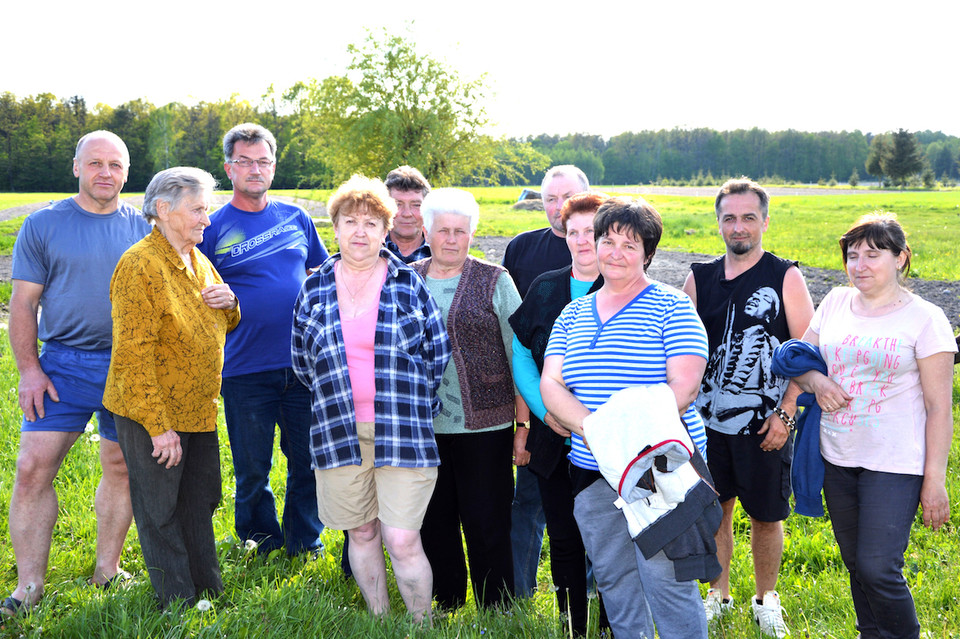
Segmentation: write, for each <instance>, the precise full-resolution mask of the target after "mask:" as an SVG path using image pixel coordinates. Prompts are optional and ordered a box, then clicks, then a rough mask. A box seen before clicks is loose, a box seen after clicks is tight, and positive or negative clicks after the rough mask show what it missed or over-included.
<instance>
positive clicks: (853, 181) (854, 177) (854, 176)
mask: <svg viewBox="0 0 960 639" xmlns="http://www.w3.org/2000/svg"><path fill="white" fill-rule="evenodd" d="M847 184H849V185H850V186H852V187H854V188H856V186H857V185H858V184H860V174H859V173H857V167H853V173H851V174H850V179H848V180H847Z"/></svg>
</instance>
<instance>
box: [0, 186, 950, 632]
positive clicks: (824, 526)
mask: <svg viewBox="0 0 960 639" xmlns="http://www.w3.org/2000/svg"><path fill="white" fill-rule="evenodd" d="M474 191H476V194H477V197H478V199H479V200H480V201H481V208H482V214H481V224H480V229H479V230H478V234H480V235H507V236H509V235H513V234H515V233H517V232H519V231H522V230H527V229H529V228H536V227H539V226H542V225H543V223H544V222H543V213H542V212H539V211H534V212H518V211H513V210H512V209H511V208H510V205H511V204H512V202H513V200H514V199H515V197H516V195H517V194H518V193H519V189H518V188H509V189H507V188H502V189H475V190H474ZM610 191H615V189H610ZM9 195H10V194H0V208H6V207H7V206H16V205H17V204H9V203H8V201H9V200H6V199H4V198H7V197H9ZM298 195H299V196H300V197H304V193H303V192H300V193H298ZM310 195H311V196H313V199H318V200H326V198H327V197H328V196H329V192H313V193H311V194H310ZM41 196H42V197H41ZM46 196H47V194H39V195H35V196H34V197H36V198H37V199H39V200H43V199H48V198H47V197H46ZM37 199H35V200H34V201H37ZM54 199H55V198H54ZM648 199H649V200H650V201H651V203H653V204H654V206H656V207H657V208H658V210H660V212H661V214H662V215H663V217H664V220H665V225H666V230H665V233H664V239H663V241H662V242H661V247H662V248H667V249H676V250H685V251H696V252H703V253H719V252H720V251H721V250H722V242H721V241H720V238H719V236H718V235H717V233H716V222H715V219H714V216H713V211H712V201H711V200H710V199H709V198H693V197H670V196H658V195H651V196H649V197H648ZM21 203H23V202H21ZM876 208H883V209H886V210H890V211H894V212H896V213H898V214H899V215H900V219H901V221H902V222H903V223H904V226H905V227H906V228H907V230H908V231H909V232H910V234H911V244H912V245H913V247H914V251H915V257H914V268H915V272H916V273H918V274H922V275H923V276H924V277H927V278H931V279H944V280H956V279H960V261H958V260H956V259H955V258H954V257H953V256H954V254H955V251H953V250H951V249H952V248H953V247H952V244H953V243H955V241H956V240H955V238H956V237H957V235H956V231H955V228H956V225H957V218H958V216H960V193H957V192H945V193H901V192H891V193H883V194H857V195H841V196H835V197H834V196H829V195H825V196H816V197H778V198H774V201H773V202H772V206H771V215H772V220H771V227H770V231H769V233H768V234H767V237H765V239H764V245H765V246H766V247H768V248H770V249H772V250H775V251H777V252H779V253H781V254H784V255H788V256H791V257H795V258H800V259H802V260H803V262H804V263H805V264H810V265H813V266H822V267H827V268H839V265H840V259H839V250H838V248H837V245H836V238H837V237H838V236H839V235H840V233H842V232H843V230H845V229H846V228H847V227H848V226H849V225H850V224H851V223H852V222H853V221H854V220H855V219H856V217H857V216H859V215H860V214H862V213H866V212H870V211H872V210H874V209H876ZM20 223H21V222H18V221H10V223H8V224H9V226H4V223H0V239H2V238H3V237H4V236H5V235H7V234H10V233H13V232H15V231H16V229H17V228H19V224H20ZM688 230H689V231H691V232H690V233H688V232H687V231H688ZM320 233H321V235H322V236H323V238H324V241H326V242H327V245H328V246H329V247H333V246H334V243H333V233H332V230H331V229H330V227H329V226H321V227H320ZM4 295H6V299H8V298H9V285H6V289H4V287H2V286H0V301H3V300H4ZM16 389H17V373H16V369H15V367H14V365H13V358H12V355H11V353H10V349H9V344H8V339H7V335H6V332H5V331H0V426H2V428H3V431H2V432H3V433H4V435H3V436H2V437H0V512H3V513H6V512H7V511H8V509H9V500H10V490H11V486H12V484H13V479H14V473H15V464H16V455H17V446H18V435H17V433H18V425H19V421H20V411H19V408H18V407H17V390H16ZM958 406H960V376H958V375H956V374H955V376H954V421H955V422H956V421H958V419H960V408H958ZM222 424H223V422H222V416H221V420H220V439H221V444H222V455H221V462H222V471H223V478H224V484H223V494H224V499H223V502H222V504H221V507H220V508H219V509H218V510H217V513H216V515H215V518H214V526H215V530H216V534H217V538H218V539H220V540H222V541H221V543H220V545H219V553H220V563H221V566H222V570H223V578H224V584H225V587H226V591H225V592H224V594H223V595H222V596H220V597H219V598H217V599H216V600H215V601H214V608H213V610H210V611H208V612H199V611H197V610H190V611H187V612H185V613H183V614H180V615H172V614H160V613H158V612H157V611H156V609H155V605H154V603H153V598H152V596H153V595H152V590H151V587H150V585H149V581H148V580H147V578H146V573H145V572H144V568H143V560H142V556H141V555H140V550H139V546H138V543H137V538H136V531H135V529H132V530H131V532H130V533H129V535H128V537H127V543H126V547H125V551H124V556H123V565H124V567H125V568H126V569H127V570H130V571H131V572H134V573H135V576H136V578H135V580H134V582H133V584H132V585H131V586H130V587H127V588H121V589H118V590H116V591H113V592H105V593H104V592H99V591H96V590H93V589H91V588H88V587H86V586H84V580H85V579H86V578H87V577H88V576H89V575H90V574H91V572H92V570H93V562H94V554H93V553H94V548H93V545H94V540H95V522H94V518H93V516H92V502H93V493H94V490H95V488H96V483H97V481H98V480H99V468H98V461H97V456H96V453H97V445H96V443H95V442H94V441H93V439H94V438H93V437H92V435H90V434H87V435H84V436H83V437H82V438H81V440H80V441H79V442H78V444H77V445H76V446H74V448H73V450H72V451H71V453H70V455H69V456H68V457H67V460H66V461H65V463H64V466H63V468H62V470H61V472H60V475H59V476H58V478H57V481H56V487H57V490H58V493H59V497H60V513H61V514H60V519H59V521H58V523H57V528H56V530H55V533H54V539H53V548H52V552H51V558H50V569H49V572H48V576H47V586H46V596H45V598H44V600H43V602H42V603H41V605H40V606H39V607H38V608H37V609H36V610H35V611H34V612H33V613H32V614H30V615H29V616H26V617H23V618H20V619H17V620H5V619H0V625H2V626H3V627H4V629H0V636H7V634H9V635H11V636H23V637H40V636H44V637H78V636H84V637H137V636H139V637H186V636H191V637H252V636H255V637H257V638H258V639H266V638H273V637H277V638H282V639H288V638H289V637H300V636H323V637H354V636H362V637H368V636H369V637H398V638H400V637H416V636H429V637H451V638H453V637H504V636H519V637H548V638H550V637H562V636H563V634H562V633H561V631H560V629H559V628H558V627H557V624H556V623H555V622H554V619H555V618H556V611H555V603H554V597H553V595H552V593H551V592H550V590H549V584H550V577H549V557H548V554H547V549H546V547H545V549H544V555H543V557H542V562H541V568H540V574H539V579H538V582H539V588H538V591H537V594H536V596H535V597H534V598H533V599H532V600H527V601H522V602H518V603H517V604H516V605H515V606H514V607H513V608H512V609H511V610H509V611H507V612H506V613H504V614H497V613H489V612H484V611H477V610H476V609H475V608H474V607H473V606H472V605H468V606H466V607H465V608H463V609H462V610H460V611H457V612H455V613H452V614H447V615H445V616H441V617H440V618H438V619H437V620H436V622H435V626H434V628H433V629H432V630H422V629H419V628H416V627H414V626H412V625H411V624H410V623H409V621H408V620H407V619H406V618H405V617H404V616H403V615H402V614H400V613H399V612H395V614H394V615H393V616H391V617H390V618H388V619H386V620H382V621H373V620H371V619H370V618H369V617H368V616H367V615H366V614H365V613H364V612H363V610H364V606H363V602H362V598H361V597H360V595H359V591H358V590H357V589H356V586H355V585H354V583H353V582H352V581H348V580H345V579H343V577H342V576H341V575H340V573H339V568H338V564H337V560H338V558H339V553H340V545H341V535H340V533H338V532H333V531H327V532H325V533H324V542H325V543H326V545H327V550H328V553H327V556H326V557H325V558H323V559H321V560H318V561H309V562H305V561H303V560H301V559H288V558H286V556H284V555H281V554H274V555H272V556H271V557H268V558H256V557H255V556H253V555H252V554H251V553H249V552H247V551H246V550H245V549H244V548H243V547H242V546H241V544H240V543H239V542H238V541H237V540H235V539H234V538H233V532H232V531H233V497H232V495H233V491H234V479H233V470H232V464H231V459H230V453H229V448H228V446H227V437H226V432H225V430H224V429H223V425H222ZM285 469H286V467H285V462H284V459H283V457H282V456H281V455H279V453H276V457H275V466H274V471H273V475H272V479H273V485H274V489H275V492H276V493H277V496H278V498H279V499H280V500H282V499H283V481H282V478H283V476H284V474H285V472H286V470H285ZM948 490H949V493H950V496H951V502H952V503H953V504H954V505H955V509H954V512H953V513H952V516H951V521H950V523H949V524H948V525H947V527H946V529H944V530H941V531H940V532H937V533H933V532H931V531H929V530H928V529H926V528H923V527H922V526H921V525H920V524H919V523H917V524H915V526H914V530H913V534H912V541H911V545H910V547H909V549H908V551H907V567H906V570H905V573H906V578H907V580H908V582H909V583H910V586H911V589H912V591H913V595H914V598H915V600H916V604H917V610H918V615H919V617H920V621H921V624H922V625H923V628H924V632H926V633H928V635H925V636H929V637H938V638H940V637H942V638H947V637H956V636H960V561H958V558H960V535H958V534H957V532H958V528H960V509H958V508H957V507H956V504H957V503H958V501H960V434H955V436H954V445H953V448H952V450H951V455H950V467H949V470H948ZM734 524H735V530H736V536H737V545H736V549H735V552H734V557H733V562H732V571H731V574H732V590H733V595H734V597H735V598H736V600H737V601H738V602H739V603H738V606H737V610H736V613H735V614H734V615H731V616H728V617H726V618H724V619H723V620H722V621H721V623H720V624H718V625H717V627H716V628H715V629H714V630H713V631H712V632H711V637H713V638H723V639H741V638H743V637H751V638H752V637H758V636H759V633H758V632H757V630H756V627H755V625H754V624H753V622H752V620H751V618H750V612H749V597H750V596H751V595H752V592H753V579H752V571H753V568H752V563H751V559H750V554H749V552H748V549H749V543H748V534H749V523H748V519H747V517H746V515H745V513H743V511H742V510H741V509H740V508H739V507H738V508H737V510H736V515H735V522H734ZM8 540H9V531H8V529H7V520H6V517H0V598H2V597H5V596H6V595H7V594H8V593H9V592H11V591H12V589H13V588H14V586H15V584H16V569H15V563H14V558H13V551H12V549H11V548H10V545H9V541H8ZM778 587H779V590H780V592H781V596H782V598H783V605H784V609H785V611H786V620H787V624H788V625H789V626H790V628H791V630H792V631H793V636H795V637H804V636H808V637H829V638H837V639H840V638H845V637H852V636H854V635H855V630H854V617H853V608H852V604H851V602H850V596H849V590H848V583H847V574H846V571H845V570H844V568H843V565H842V564H841V562H840V559H839V553H838V552H837V549H836V543H835V541H834V538H833V533H832V531H831V529H830V525H829V522H828V521H827V520H826V519H809V518H803V517H798V516H792V517H790V518H789V519H788V520H787V522H786V543H785V550H784V560H783V568H782V570H781V577H780V582H779V586H778ZM702 588H704V587H702ZM391 594H392V598H393V608H394V610H395V611H402V610H403V605H402V603H401V601H400V599H399V596H398V595H397V593H396V590H395V588H393V587H392V586H391Z"/></svg>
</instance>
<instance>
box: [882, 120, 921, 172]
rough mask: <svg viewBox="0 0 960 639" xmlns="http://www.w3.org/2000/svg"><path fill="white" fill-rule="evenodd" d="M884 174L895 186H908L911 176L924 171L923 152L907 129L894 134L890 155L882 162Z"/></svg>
mask: <svg viewBox="0 0 960 639" xmlns="http://www.w3.org/2000/svg"><path fill="white" fill-rule="evenodd" d="M881 162H882V164H883V172H884V174H886V175H888V176H890V179H891V180H893V183H894V184H900V185H903V184H906V183H907V181H908V180H909V178H910V177H911V176H914V175H916V174H917V173H919V172H920V171H922V170H923V167H924V161H923V152H922V151H921V149H920V144H919V143H918V142H917V138H916V137H914V135H913V134H912V133H910V132H909V131H906V130H905V129H900V130H898V131H897V132H896V133H894V134H893V139H892V141H891V144H890V151H889V153H888V154H887V155H886V156H885V157H884V158H883V160H882V161H881Z"/></svg>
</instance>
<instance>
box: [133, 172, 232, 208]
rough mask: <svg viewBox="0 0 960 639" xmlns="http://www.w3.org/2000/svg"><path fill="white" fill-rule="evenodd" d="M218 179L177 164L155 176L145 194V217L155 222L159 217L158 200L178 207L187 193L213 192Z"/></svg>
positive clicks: (172, 206)
mask: <svg viewBox="0 0 960 639" xmlns="http://www.w3.org/2000/svg"><path fill="white" fill-rule="evenodd" d="M216 188H217V181H216V179H214V177H213V176H212V175H210V174H209V173H207V172H206V171H204V170H203V169H198V168H195V167H192V166H175V167H173V168H171V169H166V170H164V171H160V172H159V173H157V174H156V175H154V176H153V179H152V180H150V184H148V185H147V192H146V193H145V194H144V195H143V209H142V210H143V217H145V218H147V220H148V221H150V222H153V221H154V220H156V219H157V217H158V216H157V202H158V201H163V202H166V203H167V204H169V205H170V208H171V209H176V208H177V207H178V206H179V205H180V201H181V200H182V199H183V198H184V196H186V195H188V194H189V195H193V194H196V193H212V192H213V191H214V189H216Z"/></svg>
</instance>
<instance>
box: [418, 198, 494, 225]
mask: <svg viewBox="0 0 960 639" xmlns="http://www.w3.org/2000/svg"><path fill="white" fill-rule="evenodd" d="M444 213H452V214H454V215H462V216H463V217H466V218H469V219H470V232H471V233H473V232H474V231H476V230H477V225H478V224H479V223H480V205H479V204H477V200H476V198H474V197H473V194H472V193H470V191H464V190H463V189H451V188H445V189H434V190H432V191H430V192H429V193H428V194H427V197H425V198H423V204H421V205H420V215H422V216H423V226H424V228H426V229H427V233H429V232H430V229H432V228H433V220H434V218H435V217H436V216H438V215H443V214H444Z"/></svg>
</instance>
